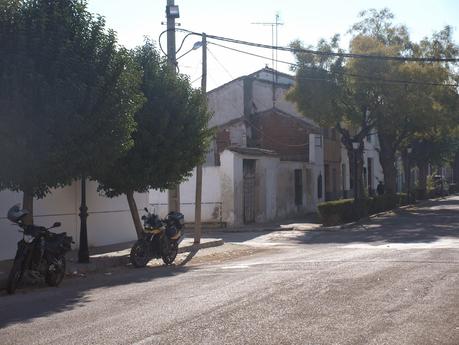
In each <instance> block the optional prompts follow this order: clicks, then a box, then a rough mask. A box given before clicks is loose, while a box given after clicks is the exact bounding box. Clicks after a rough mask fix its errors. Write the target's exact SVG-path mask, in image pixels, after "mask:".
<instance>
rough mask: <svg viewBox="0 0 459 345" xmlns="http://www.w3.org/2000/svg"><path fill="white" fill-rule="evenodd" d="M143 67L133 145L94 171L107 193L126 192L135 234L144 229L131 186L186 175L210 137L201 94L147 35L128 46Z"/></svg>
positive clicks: (136, 188)
mask: <svg viewBox="0 0 459 345" xmlns="http://www.w3.org/2000/svg"><path fill="white" fill-rule="evenodd" d="M133 56H134V60H135V61H136V62H137V64H138V65H139V66H140V67H141V69H142V71H143V79H142V83H141V89H142V91H143V93H144V95H145V98H146V102H145V104H144V105H143V106H142V108H141V109H139V111H137V112H136V114H135V120H136V122H137V130H136V132H135V133H134V134H133V140H134V146H133V147H132V148H131V149H130V150H129V151H128V152H127V154H126V155H125V156H123V157H122V158H120V159H118V160H117V161H116V162H115V163H114V164H113V165H112V166H111V167H110V168H109V169H108V170H106V171H105V172H104V173H102V174H100V175H98V176H97V179H98V181H99V183H100V190H102V191H104V193H105V195H106V196H108V197H115V196H119V195H122V194H124V195H126V197H127V200H128V204H129V209H130V211H131V214H132V218H133V221H134V225H135V229H136V232H137V236H138V237H139V238H141V237H142V234H143V229H142V224H141V222H140V219H139V214H138V210H137V206H136V203H135V199H134V192H139V193H142V192H147V191H148V190H149V189H168V188H171V187H173V186H174V185H176V184H177V183H179V182H181V181H182V180H183V179H184V178H186V177H188V176H190V172H191V171H192V169H193V168H194V167H195V166H196V165H197V164H198V163H200V162H202V160H203V157H204V154H205V151H206V149H207V147H208V142H209V140H210V134H211V133H210V131H209V130H208V129H207V122H208V119H209V112H208V110H207V102H206V97H205V95H202V93H201V92H200V90H194V89H192V87H191V84H190V82H189V80H188V79H187V78H186V77H184V76H182V75H179V76H175V75H174V73H172V71H171V70H170V67H168V66H167V65H166V64H165V62H164V61H163V60H162V59H161V58H160V56H159V54H158V52H157V51H156V50H155V47H154V45H153V44H152V43H151V42H150V41H146V43H145V44H144V45H143V46H142V47H139V48H137V49H135V50H134V51H133Z"/></svg>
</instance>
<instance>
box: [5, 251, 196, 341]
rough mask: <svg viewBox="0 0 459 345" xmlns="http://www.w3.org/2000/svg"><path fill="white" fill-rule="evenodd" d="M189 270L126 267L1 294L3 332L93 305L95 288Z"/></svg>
mask: <svg viewBox="0 0 459 345" xmlns="http://www.w3.org/2000/svg"><path fill="white" fill-rule="evenodd" d="M190 259H191V258H190ZM190 259H189V260H190ZM189 260H188V261H189ZM189 270H190V268H188V267H184V266H183V265H182V264H180V265H171V266H147V267H145V268H139V269H134V268H132V269H126V268H123V269H122V272H121V273H119V274H118V273H117V272H116V269H107V273H106V274H89V275H88V276H86V277H69V278H66V279H65V280H64V281H63V283H62V284H61V286H60V287H58V288H50V287H44V286H41V287H38V288H37V287H36V286H35V287H32V286H29V287H27V286H26V287H25V288H23V289H19V290H17V293H16V294H15V295H12V296H9V295H6V293H2V296H0V310H2V313H0V329H2V328H4V327H6V326H8V325H9V324H12V323H18V322H29V321H31V320H32V319H34V318H37V317H46V316H48V315H51V314H55V313H60V312H64V311H68V310H72V309H77V308H79V307H82V306H84V305H85V304H87V303H89V302H91V294H90V293H89V292H90V291H91V290H94V289H98V288H109V287H114V286H121V285H129V284H137V283H145V282H149V281H157V280H159V279H167V278H170V277H174V276H177V275H179V274H182V273H185V272H188V271H189ZM109 271H111V272H109ZM31 289H33V293H30V292H31V291H30V290H31ZM50 292H52V293H50ZM0 334H1V331H0Z"/></svg>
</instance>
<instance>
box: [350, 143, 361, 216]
mask: <svg viewBox="0 0 459 345" xmlns="http://www.w3.org/2000/svg"><path fill="white" fill-rule="evenodd" d="M359 148H360V143H359V142H358V141H353V142H352V149H353V151H354V215H355V217H356V218H357V220H358V219H360V193H359V192H360V191H359V189H360V188H359V184H358V183H357V177H358V176H359V175H358V173H357V153H358V151H359Z"/></svg>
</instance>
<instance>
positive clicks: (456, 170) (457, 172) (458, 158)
mask: <svg viewBox="0 0 459 345" xmlns="http://www.w3.org/2000/svg"><path fill="white" fill-rule="evenodd" d="M453 181H454V183H456V184H459V151H458V152H456V155H455V156H454V163H453Z"/></svg>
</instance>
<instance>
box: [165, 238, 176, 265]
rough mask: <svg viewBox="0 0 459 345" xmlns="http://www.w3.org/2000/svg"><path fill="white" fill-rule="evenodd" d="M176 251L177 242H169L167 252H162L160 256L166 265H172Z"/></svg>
mask: <svg viewBox="0 0 459 345" xmlns="http://www.w3.org/2000/svg"><path fill="white" fill-rule="evenodd" d="M177 253H178V244H177V242H175V241H174V242H171V243H170V245H169V253H167V254H163V255H162V256H161V258H162V259H163V262H164V263H165V264H166V265H172V263H173V262H174V260H175V258H176V257H177Z"/></svg>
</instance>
